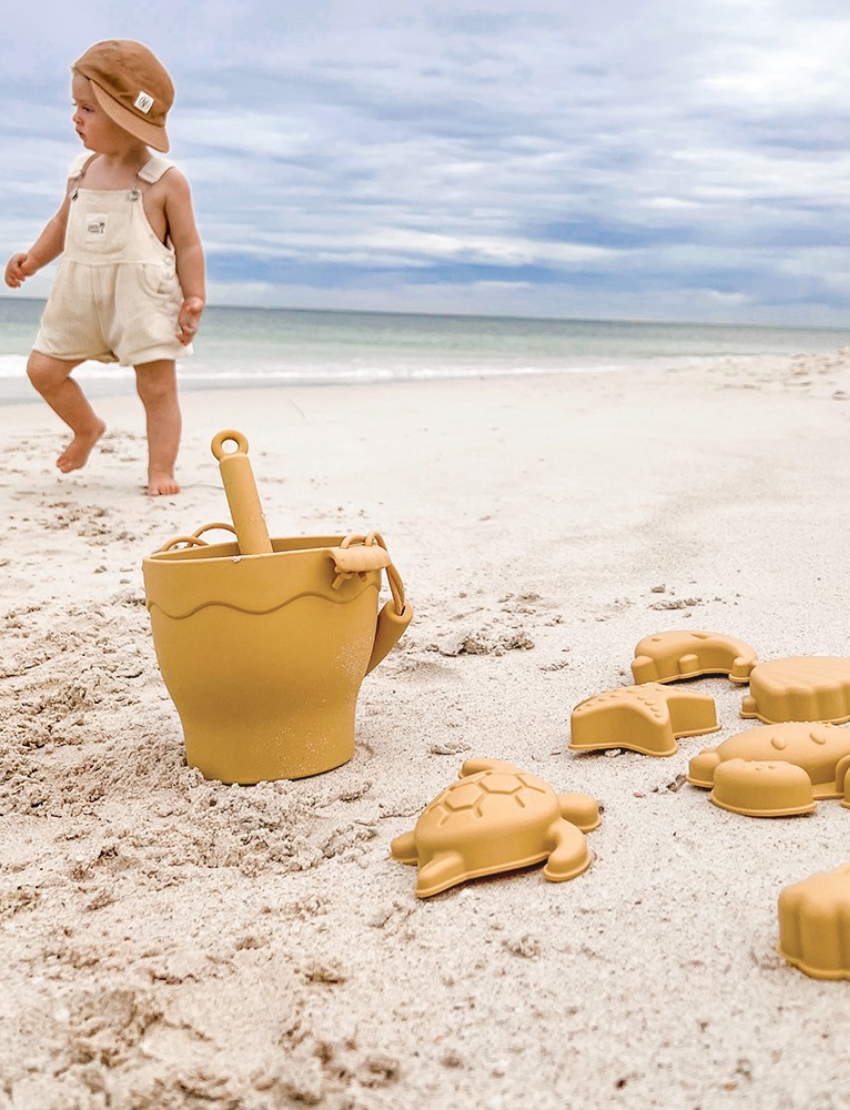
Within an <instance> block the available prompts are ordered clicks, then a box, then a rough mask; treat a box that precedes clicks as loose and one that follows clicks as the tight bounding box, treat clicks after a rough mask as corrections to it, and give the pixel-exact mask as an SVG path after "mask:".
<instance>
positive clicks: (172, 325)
mask: <svg viewBox="0 0 850 1110" xmlns="http://www.w3.org/2000/svg"><path fill="white" fill-rule="evenodd" d="M72 76H73V80H72V84H71V93H72V98H73V101H74V105H75V109H74V115H73V122H74V127H75V129H76V132H77V134H78V135H79V137H80V139H81V140H82V143H83V146H84V147H86V149H87V150H88V151H89V152H90V153H89V154H83V155H80V156H78V158H77V159H76V160H75V162H74V164H73V165H72V167H71V171H70V175H69V179H68V188H67V193H66V196H65V200H64V201H63V203H62V206H61V208H60V209H59V211H58V212H57V213H56V215H55V216H54V217H53V219H52V220H50V222H49V223H48V224H47V226H46V227H45V229H44V230H43V231H42V233H41V235H40V236H39V237H38V239H37V240H36V242H35V243H34V244H33V246H32V247H31V248H30V249H29V250H28V251H27V252H26V253H25V254H16V255H15V256H14V257H13V258H11V259H10V261H9V263H8V265H7V267H6V284H7V285H9V286H11V287H12V288H13V289H17V288H19V287H20V285H21V284H22V282H24V281H25V280H26V279H27V278H28V277H31V276H32V275H33V274H34V273H36V271H37V270H40V269H41V268H42V266H46V265H47V264H48V263H49V262H52V261H53V259H54V258H57V257H58V256H59V255H60V254H61V255H62V256H63V257H62V260H61V261H60V263H59V269H58V271H57V274H56V281H55V284H54V287H53V292H52V293H51V296H50V299H49V300H48V302H47V306H46V307H45V310H44V314H43V316H42V319H41V327H40V329H39V332H38V335H37V336H36V339H35V343H34V344H33V350H32V353H31V355H30V358H29V362H28V363H27V374H28V375H29V378H30V381H31V382H32V383H33V385H34V386H35V388H36V389H37V390H38V392H39V393H40V394H41V396H42V397H43V398H44V399H45V401H47V403H48V404H49V405H50V406H51V408H52V409H53V410H54V411H55V412H56V413H57V414H58V415H59V416H60V417H61V418H62V419H63V420H64V421H65V423H66V424H67V425H68V426H69V427H70V429H71V431H72V432H73V433H74V438H73V440H72V441H71V443H70V444H69V445H68V446H67V447H66V448H65V450H64V451H63V452H62V454H61V455H60V456H59V458H58V460H57V463H56V465H57V466H58V467H59V469H60V470H61V471H62V473H63V474H66V473H68V471H71V470H77V469H78V468H79V467H82V466H85V464H86V461H87V459H88V457H89V454H90V452H91V450H92V448H93V447H94V445H95V443H97V441H98V440H99V439H100V437H101V436H102V435H103V432H104V430H105V428H106V425H105V424H104V423H103V421H102V420H101V419H100V417H98V416H97V415H96V414H95V412H94V410H93V409H92V407H91V405H90V404H89V402H88V400H87V399H86V397H85V395H84V394H83V392H82V390H81V389H80V387H79V385H78V384H77V382H76V381H75V379H74V378H72V377H71V371H72V370H73V369H74V368H75V367H76V366H79V364H80V363H81V362H83V361H84V360H85V359H97V360H98V361H99V362H119V363H121V364H122V365H125V366H126V365H132V366H133V367H134V369H135V371H136V386H137V389H138V393H139V396H140V397H141V399H142V402H143V404H144V406H145V414H146V421H147V435H148V494H149V495H150V496H151V497H156V496H157V495H160V494H173V493H178V492H179V491H180V487H179V486H178V484H177V482H176V481H175V478H174V466H175V463H176V461H177V451H178V448H179V445H180V431H181V416H180V406H179V403H178V400H177V376H176V366H175V359H176V357H177V355H178V353H183V354H191V346H190V344H191V342H192V339H193V338H194V336H195V332H196V331H197V330H198V323H199V321H200V318H201V313H202V312H203V310H204V255H203V249H202V247H201V241H200V238H199V236H198V231H197V228H196V227H195V217H194V213H193V211H192V199H191V194H190V191H189V184H188V182H187V181H186V178H185V177H184V176H183V174H182V173H181V172H180V171H179V170H178V169H177V168H176V167H174V166H173V165H172V164H171V162H169V161H168V159H166V158H160V157H158V156H156V155H151V152H150V150H149V149H148V147H153V149H154V150H158V151H167V150H168V137H167V135H166V133H165V117H166V114H167V112H168V109H169V108H170V107H171V105H172V102H173V99H174V88H173V86H172V84H171V79H170V77H169V76H168V74H167V73H166V71H165V70H164V69H163V67H162V65H160V63H159V61H158V60H157V59H156V58H155V57H154V55H153V54H152V53H151V52H150V50H148V49H147V47H145V46H142V45H141V43H138V42H132V41H130V40H128V39H114V40H109V41H106V42H99V43H97V44H96V45H95V46H92V47H91V48H90V49H89V50H87V51H86V53H85V54H83V56H82V57H81V58H80V59H79V61H78V62H76V63H75V65H74V66H73V67H72Z"/></svg>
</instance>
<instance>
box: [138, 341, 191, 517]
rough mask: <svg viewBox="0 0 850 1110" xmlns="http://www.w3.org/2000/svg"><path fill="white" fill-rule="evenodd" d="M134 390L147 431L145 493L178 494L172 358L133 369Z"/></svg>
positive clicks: (179, 425)
mask: <svg viewBox="0 0 850 1110" xmlns="http://www.w3.org/2000/svg"><path fill="white" fill-rule="evenodd" d="M136 388H137V390H138V391H139V396H140V397H141V399H142V404H143V405H144V406H145V413H146V415H147V429H148V493H149V494H150V496H151V497H157V496H159V495H160V494H169V493H179V492H180V486H179V485H178V484H177V482H176V481H175V480H174V466H175V463H176V462H177V451H178V449H179V447H180V432H181V430H182V427H183V420H182V417H181V416H180V404H179V402H178V400H177V367H176V365H175V363H174V360H173V359H158V360H157V361H156V362H145V363H142V364H141V365H139V366H137V367H136Z"/></svg>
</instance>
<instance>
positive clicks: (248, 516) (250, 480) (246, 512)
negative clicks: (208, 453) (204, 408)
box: [210, 428, 272, 555]
mask: <svg viewBox="0 0 850 1110" xmlns="http://www.w3.org/2000/svg"><path fill="white" fill-rule="evenodd" d="M225 443H235V444H236V450H235V451H225V449H224V445H225ZM210 447H211V449H212V453H213V454H214V455H215V457H216V458H217V459H218V464H219V468H220V470H221V480H222V482H223V483H224V492H225V493H226V494H227V503H228V505H229V506H230V515H231V516H232V517H233V524H234V526H235V528H236V539H237V541H238V543H239V550H240V552H241V553H242V554H243V555H270V554H271V553H272V543H271V540H270V539H269V533H268V529H267V528H266V521H265V517H264V516H263V508H262V505H261V504H260V498H259V495H258V494H257V484H256V482H255V481H254V472H253V470H252V469H251V461H250V459H249V458H248V440H247V439H246V438H245V436H244V435H243V434H242V433H241V432H236V431H233V429H231V428H228V429H226V430H225V431H223V432H219V433H218V435H217V436H215V437H214V438H213V441H212V443H211V444H210Z"/></svg>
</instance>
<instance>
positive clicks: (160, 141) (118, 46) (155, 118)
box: [72, 39, 174, 151]
mask: <svg viewBox="0 0 850 1110" xmlns="http://www.w3.org/2000/svg"><path fill="white" fill-rule="evenodd" d="M72 68H73V69H74V70H75V71H76V72H77V73H81V74H82V75H83V76H84V77H87V78H88V79H89V81H91V83H92V88H93V89H94V95H95V97H96V99H97V102H98V104H99V105H100V107H101V108H102V109H103V110H104V112H106V114H107V115H108V116H109V118H110V119H111V120H112V121H113V123H117V124H118V126H119V127H123V128H124V130H125V131H129V133H130V134H131V135H133V136H134V137H135V138H137V139H140V140H141V141H142V142H143V143H144V144H145V145H146V146H151V147H153V148H154V150H161V151H166V150H168V147H169V143H168V135H166V133H165V117H166V115H167V114H168V109H169V108H170V107H171V105H172V104H173V103H174V85H173V84H172V83H171V78H170V77H169V76H168V73H167V72H166V70H165V68H164V66H163V65H162V64H161V63H160V61H159V60H158V59H157V58H156V56H155V55H154V54H153V53H152V52H151V51H150V50H148V48H147V47H146V46H143V45H142V44H141V43H140V42H133V40H132V39H107V40H105V41H104V42H98V43H95V45H94V46H90V47H89V49H88V50H87V51H86V52H85V54H83V56H82V57H81V58H79V59H78V60H77V61H76V62H74V65H73V67H72Z"/></svg>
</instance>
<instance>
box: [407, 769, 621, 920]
mask: <svg viewBox="0 0 850 1110" xmlns="http://www.w3.org/2000/svg"><path fill="white" fill-rule="evenodd" d="M598 824H599V807H598V805H597V804H596V801H595V800H594V799H593V798H591V797H590V796H589V795H588V794H561V795H557V794H556V793H555V791H554V790H553V789H552V788H551V787H550V786H548V785H547V784H546V783H545V782H543V781H542V780H541V779H539V778H537V777H536V776H535V775H532V774H529V773H528V772H527V771H521V770H520V769H519V768H518V767H514V766H513V764H511V763H503V762H502V761H501V760H490V759H469V760H467V761H466V762H465V763H464V765H463V767H462V768H461V772H460V777H459V778H458V781H457V782H454V783H452V785H451V786H449V787H447V788H446V789H445V790H443V791H442V793H440V794H438V795H437V797H436V798H434V800H433V801H431V802H429V803H428V805H427V806H426V807H425V810H424V811H423V813H422V815H421V816H420V818H419V820H418V821H417V822H416V827H415V828H414V829H413V830H412V831H411V832H409V833H405V834H404V835H402V836H398V837H396V838H395V840H393V842H392V846H391V853H392V855H393V857H394V858H395V859H397V860H400V861H401V862H402V863H415V864H417V865H418V867H419V873H418V876H417V880H416V894H417V896H418V897H419V898H429V897H430V896H431V895H433V894H439V893H440V892H441V891H443V890H447V889H448V888H449V887H452V886H455V885H456V884H458V883H462V882H465V881H466V880H467V879H475V878H478V877H480V876H482V875H495V874H497V873H498V872H501V871H512V870H514V869H516V868H518V867H528V866H530V865H531V864H534V863H539V862H540V861H541V860H546V866H545V867H544V868H543V874H544V876H545V877H546V878H547V879H549V880H550V881H551V882H564V881H565V880H566V879H573V878H575V876H576V875H580V874H581V873H582V872H583V871H586V870H587V868H588V867H589V866H590V862H591V859H592V856H591V854H590V852H589V850H588V847H587V841H586V840H585V836H584V833H585V832H590V831H591V830H592V829H595V828H596V827H597V825H598Z"/></svg>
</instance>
